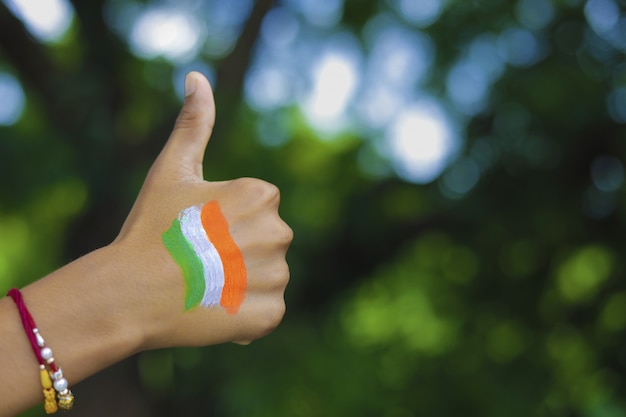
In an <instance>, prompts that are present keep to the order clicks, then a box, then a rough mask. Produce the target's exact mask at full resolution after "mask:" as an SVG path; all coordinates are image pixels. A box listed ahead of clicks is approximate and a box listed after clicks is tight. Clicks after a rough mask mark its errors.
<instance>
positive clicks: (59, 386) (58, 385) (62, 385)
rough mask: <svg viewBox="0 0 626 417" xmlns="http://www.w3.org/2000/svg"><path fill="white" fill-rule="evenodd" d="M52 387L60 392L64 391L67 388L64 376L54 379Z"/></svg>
mask: <svg viewBox="0 0 626 417" xmlns="http://www.w3.org/2000/svg"><path fill="white" fill-rule="evenodd" d="M53 385H54V389H55V390H57V392H61V391H65V390H66V389H67V385H68V384H67V379H65V378H61V379H57V380H56V381H54V384H53Z"/></svg>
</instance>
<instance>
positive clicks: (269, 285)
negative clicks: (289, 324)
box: [112, 72, 293, 349]
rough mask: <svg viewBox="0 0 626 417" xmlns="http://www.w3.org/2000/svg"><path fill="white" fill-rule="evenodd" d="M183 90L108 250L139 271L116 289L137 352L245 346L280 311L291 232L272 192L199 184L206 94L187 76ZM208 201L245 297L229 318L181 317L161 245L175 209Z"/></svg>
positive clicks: (174, 273) (210, 111) (211, 110)
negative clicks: (239, 265)
mask: <svg viewBox="0 0 626 417" xmlns="http://www.w3.org/2000/svg"><path fill="white" fill-rule="evenodd" d="M185 91H186V97H185V102H184V105H183V108H182V110H181V112H180V114H179V116H178V119H177V121H176V125H175V127H174V130H173V132H172V134H171V135H170V138H169V140H168V141H167V143H166V145H165V147H164V148H163V150H162V151H161V154H160V155H159V157H158V158H157V159H156V161H155V162H154V164H153V166H152V168H151V169H150V171H149V173H148V176H147V178H146V180H145V183H144V185H143V187H142V190H141V192H140V193H139V196H138V197H137V200H136V202H135V205H134V206H133V208H132V210H131V212H130V214H129V216H128V218H127V220H126V222H125V223H124V226H123V227H122V230H121V232H120V234H119V236H118V237H117V239H116V240H115V242H114V243H113V244H112V246H115V247H117V248H118V249H119V252H118V253H120V254H121V255H120V256H123V257H125V260H126V261H127V262H129V268H130V269H131V270H134V269H141V270H142V271H144V273H138V274H133V276H134V278H133V277H129V278H128V279H129V280H132V281H130V282H128V283H127V284H125V286H126V287H127V288H125V289H124V294H125V297H126V298H127V300H128V302H131V303H136V304H137V305H139V306H141V309H140V311H139V313H138V314H139V315H140V316H141V326H142V331H143V332H145V337H144V340H145V346H143V347H142V348H143V349H151V348H160V347H168V346H181V345H184V346H200V345H209V344H215V343H221V342H227V341H233V342H237V343H249V342H250V341H252V340H254V339H257V338H259V337H262V336H264V335H266V334H267V333H269V332H271V331H272V330H273V329H274V328H275V327H276V326H277V325H278V324H279V323H280V321H281V320H282V317H283V315H284V312H285V303H284V290H285V287H286V285H287V282H288V279H289V269H288V266H287V263H286V261H285V255H286V251H287V248H288V246H289V244H290V242H291V240H292V238H293V234H292V231H291V229H290V228H289V226H287V225H286V224H285V223H284V222H283V221H282V220H281V219H280V217H279V215H278V205H279V200H280V196H279V191H278V189H277V188H276V187H275V186H274V185H272V184H269V183H267V182H264V181H261V180H257V179H252V178H242V179H236V180H232V181H224V182H208V181H205V180H204V179H203V173H202V162H203V157H204V152H205V149H206V146H207V143H208V141H209V138H210V136H211V133H212V129H213V125H214V122H215V104H214V101H213V93H212V91H211V87H210V85H209V82H208V81H207V80H206V78H204V77H203V76H201V75H200V74H199V73H195V72H194V73H190V74H189V75H188V76H187V79H186V80H185ZM212 200H216V201H217V202H218V203H219V205H220V206H221V209H222V212H223V214H224V217H225V218H226V220H227V222H228V224H229V230H230V233H231V236H232V237H233V239H234V241H235V243H236V244H237V246H238V247H239V248H240V249H241V252H242V254H243V258H244V262H245V266H246V270H247V289H246V294H245V299H244V301H243V304H242V305H241V307H240V308H239V310H238V312H237V313H235V314H228V313H227V312H226V311H225V310H224V308H222V307H221V306H219V305H217V306H212V307H202V306H197V307H195V308H193V309H190V310H188V311H185V309H184V298H185V295H184V291H185V289H184V281H183V278H182V274H181V270H180V268H179V267H178V265H177V264H176V263H175V261H174V259H173V258H172V256H171V255H170V253H169V252H168V251H167V249H166V248H165V246H164V243H163V241H162V234H163V232H164V231H166V230H167V229H168V228H169V227H170V225H171V223H172V221H173V220H174V219H175V218H176V217H177V216H178V214H179V213H180V212H181V211H182V210H183V209H185V208H187V207H190V206H193V205H199V204H204V203H206V202H208V201H212ZM130 265H132V266H130ZM146 272H147V273H146Z"/></svg>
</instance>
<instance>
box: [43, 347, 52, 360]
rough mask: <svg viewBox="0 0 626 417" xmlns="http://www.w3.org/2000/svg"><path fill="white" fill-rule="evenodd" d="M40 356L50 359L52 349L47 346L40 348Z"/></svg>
mask: <svg viewBox="0 0 626 417" xmlns="http://www.w3.org/2000/svg"><path fill="white" fill-rule="evenodd" d="M41 357H42V358H44V359H45V360H48V359H50V358H51V357H52V349H50V348H49V347H45V348H43V349H41Z"/></svg>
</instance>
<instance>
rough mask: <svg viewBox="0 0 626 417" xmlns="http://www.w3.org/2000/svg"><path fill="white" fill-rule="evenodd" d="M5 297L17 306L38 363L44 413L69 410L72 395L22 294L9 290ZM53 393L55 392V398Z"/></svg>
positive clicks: (71, 404) (18, 291) (16, 290)
mask: <svg viewBox="0 0 626 417" xmlns="http://www.w3.org/2000/svg"><path fill="white" fill-rule="evenodd" d="M7 295H8V296H9V297H11V298H12V299H13V301H14V302H15V305H16V306H17V309H18V311H19V313H20V318H21V320H22V326H23V327H24V330H25V331H26V336H27V337H28V341H29V343H30V346H31V348H32V350H33V353H34V354H35V357H36V358H37V361H38V362H39V369H40V377H41V385H42V387H43V393H44V408H45V411H46V413H48V414H52V413H55V412H56V411H57V410H58V408H61V409H63V410H70V409H71V408H72V406H73V405H74V395H73V394H72V391H70V390H69V388H68V382H67V380H66V379H65V378H64V377H63V371H62V370H61V368H59V367H57V365H56V363H55V362H54V357H53V356H52V349H50V348H49V347H48V346H46V342H45V341H44V338H43V337H42V336H41V335H40V334H39V329H38V328H37V325H36V324H35V320H34V319H33V316H32V315H31V314H30V311H28V308H27V307H26V304H25V303H24V298H23V297H22V293H21V292H20V290H18V289H17V288H11V289H10V290H9V292H8V293H7ZM52 387H54V390H52ZM54 391H56V398H55V394H54Z"/></svg>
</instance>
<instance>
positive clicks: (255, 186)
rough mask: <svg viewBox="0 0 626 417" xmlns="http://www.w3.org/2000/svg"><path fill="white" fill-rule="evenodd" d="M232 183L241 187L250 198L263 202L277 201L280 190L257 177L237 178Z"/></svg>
mask: <svg viewBox="0 0 626 417" xmlns="http://www.w3.org/2000/svg"><path fill="white" fill-rule="evenodd" d="M234 184H235V185H237V186H238V187H240V188H242V189H243V190H244V191H245V192H246V193H247V194H248V195H249V196H250V197H251V198H253V199H255V200H261V201H264V202H278V201H279V200H280V190H279V189H278V187H277V186H275V185H274V184H272V183H269V182H267V181H263V180H260V179H258V178H238V179H236V180H235V181H234Z"/></svg>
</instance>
